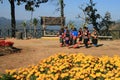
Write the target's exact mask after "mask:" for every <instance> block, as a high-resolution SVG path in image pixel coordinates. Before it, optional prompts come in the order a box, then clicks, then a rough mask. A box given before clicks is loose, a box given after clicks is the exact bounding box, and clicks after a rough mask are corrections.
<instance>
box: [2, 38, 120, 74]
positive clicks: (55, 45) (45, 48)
mask: <svg viewBox="0 0 120 80" xmlns="http://www.w3.org/2000/svg"><path fill="white" fill-rule="evenodd" d="M7 40H9V41H13V42H14V46H15V47H17V48H20V49H22V50H21V52H18V53H14V54H8V55H4V56H0V73H4V71H5V70H6V69H15V68H19V67H26V66H28V65H32V64H37V63H38V62H39V61H40V60H41V59H43V58H47V57H49V56H51V55H54V54H56V53H67V54H70V53H75V54H77V53H84V54H85V55H93V56H102V55H108V56H113V55H120V40H112V41H109V40H107V41H99V45H100V46H99V47H93V46H90V48H87V49H86V48H85V47H84V46H83V45H81V47H80V48H77V49H73V48H68V47H60V46H59V40H58V39H56V38H54V39H52V38H51V39H50V38H47V39H46V38H42V39H29V40H16V39H7Z"/></svg>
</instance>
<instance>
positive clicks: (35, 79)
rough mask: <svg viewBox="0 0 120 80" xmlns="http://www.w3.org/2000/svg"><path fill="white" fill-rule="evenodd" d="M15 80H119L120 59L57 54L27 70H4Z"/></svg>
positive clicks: (116, 57)
mask: <svg viewBox="0 0 120 80" xmlns="http://www.w3.org/2000/svg"><path fill="white" fill-rule="evenodd" d="M6 75H10V76H12V77H13V78H15V79H16V80H120V57H119V56H114V57H108V56H103V57H93V56H85V55H84V54H69V55H67V54H57V55H54V56H51V57H49V58H47V59H44V60H41V61H40V62H39V63H38V64H37V65H29V66H28V67H27V68H19V69H14V70H6Z"/></svg>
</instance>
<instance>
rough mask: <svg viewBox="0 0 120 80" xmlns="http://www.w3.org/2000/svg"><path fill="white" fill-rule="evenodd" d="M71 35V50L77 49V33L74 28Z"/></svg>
mask: <svg viewBox="0 0 120 80" xmlns="http://www.w3.org/2000/svg"><path fill="white" fill-rule="evenodd" d="M72 35H73V48H77V47H78V44H77V37H78V31H77V29H76V28H74V30H73V32H72Z"/></svg>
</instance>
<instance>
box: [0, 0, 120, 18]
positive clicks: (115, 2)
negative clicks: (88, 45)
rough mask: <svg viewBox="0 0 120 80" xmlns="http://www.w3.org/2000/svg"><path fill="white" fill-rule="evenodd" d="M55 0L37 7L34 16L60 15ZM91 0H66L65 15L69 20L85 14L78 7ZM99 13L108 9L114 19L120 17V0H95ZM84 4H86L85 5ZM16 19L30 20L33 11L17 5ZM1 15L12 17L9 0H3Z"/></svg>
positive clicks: (0, 5) (0, 9)
mask: <svg viewBox="0 0 120 80" xmlns="http://www.w3.org/2000/svg"><path fill="white" fill-rule="evenodd" d="M54 1H55V2H50V1H49V2H47V3H45V4H41V5H40V7H39V8H36V9H35V11H34V12H33V17H35V18H39V17H40V16H59V14H60V12H57V11H55V9H56V8H57V6H55V4H56V1H57V0H54ZM88 1H89V0H64V3H65V4H66V6H65V11H64V12H65V17H66V18H67V19H68V20H74V19H76V17H77V15H78V14H81V15H82V14H83V13H82V11H81V10H80V9H79V8H78V7H79V6H81V5H82V4H85V3H86V2H87V3H88ZM94 2H95V3H97V4H96V8H97V9H98V13H100V14H101V15H102V16H104V14H105V13H106V12H107V11H108V12H110V13H111V16H112V20H118V19H120V0H94ZM83 6H84V5H83ZM15 9H16V19H19V20H23V19H24V20H30V18H31V17H30V15H31V12H28V11H25V9H24V4H23V5H20V6H16V8H15ZM0 17H5V18H9V19H10V17H11V16H10V4H9V2H8V0H3V4H0Z"/></svg>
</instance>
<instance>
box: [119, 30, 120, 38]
mask: <svg viewBox="0 0 120 80" xmlns="http://www.w3.org/2000/svg"><path fill="white" fill-rule="evenodd" d="M119 39H120V30H119Z"/></svg>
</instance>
